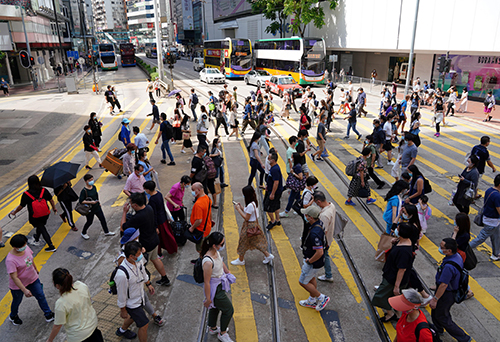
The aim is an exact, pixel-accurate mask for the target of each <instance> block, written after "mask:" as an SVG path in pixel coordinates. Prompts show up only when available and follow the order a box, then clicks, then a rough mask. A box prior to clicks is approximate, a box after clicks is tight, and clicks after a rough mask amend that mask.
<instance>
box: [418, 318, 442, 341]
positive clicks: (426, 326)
mask: <svg viewBox="0 0 500 342" xmlns="http://www.w3.org/2000/svg"><path fill="white" fill-rule="evenodd" d="M422 329H429V330H430V331H431V334H432V342H441V338H440V337H439V334H438V333H437V330H436V327H435V326H434V324H431V323H427V322H420V323H418V324H417V327H416V328H415V337H416V340H415V341H417V342H418V339H419V337H420V330H422Z"/></svg>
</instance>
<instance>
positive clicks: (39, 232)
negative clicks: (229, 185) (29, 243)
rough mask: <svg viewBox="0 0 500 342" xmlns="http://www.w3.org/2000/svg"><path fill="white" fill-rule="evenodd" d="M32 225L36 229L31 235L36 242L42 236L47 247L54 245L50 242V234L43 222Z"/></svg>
mask: <svg viewBox="0 0 500 342" xmlns="http://www.w3.org/2000/svg"><path fill="white" fill-rule="evenodd" d="M34 227H35V229H36V231H35V235H33V238H34V239H35V241H37V242H38V241H39V240H40V236H43V239H44V240H45V242H46V243H47V245H49V247H54V244H53V243H52V239H51V238H50V234H49V232H48V231H47V228H46V227H45V223H44V224H37V225H36V226H34Z"/></svg>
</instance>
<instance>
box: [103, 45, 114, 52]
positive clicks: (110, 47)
mask: <svg viewBox="0 0 500 342" xmlns="http://www.w3.org/2000/svg"><path fill="white" fill-rule="evenodd" d="M99 51H100V52H110V51H115V49H114V47H113V45H112V44H101V45H99Z"/></svg>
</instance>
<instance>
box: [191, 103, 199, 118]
mask: <svg viewBox="0 0 500 342" xmlns="http://www.w3.org/2000/svg"><path fill="white" fill-rule="evenodd" d="M191 113H193V118H194V119H195V121H198V118H197V117H196V105H191Z"/></svg>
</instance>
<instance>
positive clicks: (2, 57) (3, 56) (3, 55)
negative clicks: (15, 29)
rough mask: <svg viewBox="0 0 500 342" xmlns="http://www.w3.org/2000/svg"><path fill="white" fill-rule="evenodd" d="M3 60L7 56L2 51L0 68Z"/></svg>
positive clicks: (0, 52)
mask: <svg viewBox="0 0 500 342" xmlns="http://www.w3.org/2000/svg"><path fill="white" fill-rule="evenodd" d="M4 58H7V54H6V53H5V52H3V51H0V68H1V67H2V65H3V64H2V61H3V59H4Z"/></svg>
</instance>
